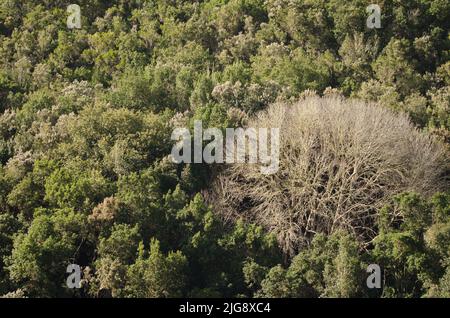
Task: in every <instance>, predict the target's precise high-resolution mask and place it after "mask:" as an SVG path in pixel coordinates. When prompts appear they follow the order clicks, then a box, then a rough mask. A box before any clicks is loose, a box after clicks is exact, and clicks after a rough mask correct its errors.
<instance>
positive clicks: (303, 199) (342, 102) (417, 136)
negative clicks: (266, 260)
mask: <svg viewBox="0 0 450 318" xmlns="http://www.w3.org/2000/svg"><path fill="white" fill-rule="evenodd" d="M249 127H267V128H272V127H279V128H280V169H279V170H278V172H277V173H275V174H273V175H262V174H261V173H260V171H259V166H258V165H250V164H233V165H229V166H227V167H226V168H225V169H224V170H223V171H222V172H221V173H219V175H218V177H217V178H216V181H215V183H214V186H213V189H212V190H211V191H210V192H209V193H208V194H207V199H208V200H209V202H210V203H211V204H212V205H213V206H214V207H215V210H216V211H217V213H219V214H220V215H221V216H222V217H223V218H224V219H226V220H229V221H234V220H236V219H237V218H244V219H245V220H248V221H251V222H256V223H258V224H260V225H262V226H264V227H265V228H266V229H267V230H269V231H271V232H273V233H275V234H276V235H277V237H278V240H279V242H280V244H281V246H282V247H283V249H284V251H285V252H286V253H287V254H292V253H294V252H295V251H296V250H298V248H299V247H301V246H303V245H304V244H308V243H309V241H310V239H311V238H312V236H313V235H314V234H315V233H318V232H321V233H327V234H329V233H332V232H334V231H336V230H337V229H347V230H348V231H351V232H353V233H355V234H356V236H357V237H358V238H359V239H360V241H361V243H367V242H369V241H370V240H371V239H372V238H373V237H374V236H375V235H376V225H375V219H376V216H377V209H379V208H380V207H381V206H382V205H384V204H385V203H386V202H387V200H388V199H389V198H391V197H392V196H393V195H395V194H398V193H400V192H403V191H415V192H418V193H421V194H423V195H428V194H431V193H433V192H435V191H438V190H442V189H446V188H448V179H447V177H446V176H447V173H446V172H448V171H449V170H448V167H449V165H448V164H449V161H448V154H447V153H446V150H445V148H444V147H443V146H442V145H441V144H439V143H438V142H436V141H435V140H433V139H432V137H430V136H428V135H426V134H425V133H423V132H421V131H419V130H417V129H416V128H415V127H414V126H413V125H412V124H411V123H410V121H409V119H408V117H407V116H406V115H404V114H396V113H393V112H392V111H390V110H388V109H384V108H382V107H380V106H378V105H374V104H367V103H364V102H362V101H359V100H346V99H344V98H342V97H341V96H339V95H331V96H328V97H324V98H320V97H317V96H307V97H305V98H303V99H302V100H300V101H299V102H297V103H293V104H283V103H278V104H274V105H272V106H270V107H269V108H268V109H267V110H266V111H264V112H262V113H260V114H259V115H258V116H257V117H256V118H254V119H253V120H250V121H249Z"/></svg>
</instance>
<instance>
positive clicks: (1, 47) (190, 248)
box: [0, 0, 450, 297]
mask: <svg viewBox="0 0 450 318" xmlns="http://www.w3.org/2000/svg"><path fill="white" fill-rule="evenodd" d="M77 3H78V4H79V5H80V7H81V14H82V28H81V29H77V30H70V29H68V28H67V26H66V19H67V12H66V5H67V4H69V3H68V2H67V1H53V0H45V1H35V0H24V1H19V0H2V1H0V164H1V165H0V295H2V294H8V295H9V296H13V297H14V296H18V297H21V296H36V297H64V296H76V297H86V296H89V297H101V296H105V295H107V296H108V295H111V296H113V297H185V296H190V297H223V296H227V297H251V296H265V297H318V296H321V297H354V296H370V297H372V296H386V297H387V296H395V297H410V296H414V297H419V296H430V297H449V290H450V288H449V282H450V278H449V277H450V269H449V266H450V259H449V257H450V250H449V247H448V240H449V239H450V220H449V215H450V212H449V196H448V194H442V193H441V194H435V195H434V196H433V197H431V198H425V197H421V196H418V195H417V194H411V193H409V194H405V195H403V196H400V197H398V198H393V202H392V204H390V205H388V206H386V207H384V209H381V210H380V211H378V214H377V216H378V217H379V222H378V225H377V227H376V228H373V229H371V230H372V231H373V232H374V235H375V236H376V239H375V240H374V241H373V242H372V244H371V245H370V246H359V245H358V244H357V243H356V242H357V238H356V237H355V236H354V235H353V234H352V233H336V234H334V235H332V236H330V237H325V236H323V235H322V234H321V233H317V234H316V235H315V238H314V240H313V242H312V244H311V246H309V247H308V248H305V249H304V250H301V251H297V252H296V253H298V255H297V256H295V257H294V258H292V259H290V258H288V257H286V256H284V257H283V255H282V252H281V251H280V248H279V246H278V245H277V242H276V239H275V237H274V236H273V235H272V234H270V233H268V232H266V231H265V230H263V229H262V228H261V227H259V226H257V225H255V224H253V223H252V222H251V220H242V219H240V220H238V221H236V222H234V223H228V222H225V220H223V219H221V218H219V217H218V216H217V215H216V213H215V212H216V210H215V206H214V202H209V203H210V204H211V206H209V205H208V203H206V202H205V198H207V196H206V197H205V196H203V195H202V194H204V193H205V190H208V189H209V188H210V186H211V184H212V182H213V181H214V177H215V175H216V172H217V170H216V167H211V166H207V165H176V164H174V163H172V162H171V161H170V160H169V157H168V156H169V155H170V151H171V148H172V144H173V142H172V141H171V139H170V136H171V133H172V131H173V129H174V128H175V127H184V126H186V127H189V128H192V124H193V121H194V120H195V119H202V120H203V122H204V124H205V125H209V126H211V127H212V126H214V127H219V128H222V129H223V128H226V127H235V126H245V125H246V124H247V122H248V119H249V117H250V116H253V115H255V114H256V113H257V112H258V111H260V110H263V109H265V108H266V107H267V106H268V105H270V104H272V103H275V102H278V101H282V102H288V103H289V102H290V101H292V100H294V99H297V98H299V97H302V96H304V95H307V94H311V90H314V91H316V93H318V94H324V93H325V90H326V89H327V87H331V88H335V89H337V91H340V92H342V93H343V94H344V95H345V96H357V97H360V98H363V99H366V100H372V101H377V102H379V103H380V105H381V106H380V107H390V108H392V109H395V110H396V111H399V112H406V113H407V114H408V115H409V116H410V118H411V120H412V121H413V122H414V123H415V124H416V125H417V126H418V127H419V128H420V129H423V130H425V131H428V132H429V133H431V134H433V135H434V136H437V137H438V138H440V139H441V140H443V141H444V142H446V143H447V144H448V143H449V142H450V115H449V113H450V112H449V105H450V91H449V85H450V75H449V74H450V62H449V57H450V54H449V52H450V37H449V33H448V20H449V12H450V10H449V3H448V1H445V0H412V1H403V2H401V1H393V0H383V1H380V3H379V4H380V6H381V8H382V29H379V30H371V29H368V28H367V27H366V24H365V23H366V17H367V13H366V12H365V8H366V5H367V2H366V1H362V0H351V1H345V3H344V2H342V1H338V0H332V1H323V0H268V1H263V0H229V1H228V0H227V1H224V0H208V1H165V0H155V1H147V0H146V1H142V0H141V1H139V0H133V1H123V0H120V1H119V0H113V1H103V0H80V1H78V2H77ZM327 92H330V90H327ZM377 133H380V134H382V133H383V132H377ZM410 159H411V158H405V161H408V160H410ZM336 160H338V159H336ZM447 170H448V169H447ZM447 177H448V176H443V178H447ZM418 178H420V176H418ZM206 192H207V191H206ZM371 208H372V207H371ZM314 209H320V208H319V207H314ZM319 212H320V211H319ZM392 215H396V216H397V217H396V218H395V219H392ZM376 262H378V263H379V264H380V265H381V266H382V269H383V270H384V273H383V275H384V276H383V277H384V281H385V285H384V286H383V290H382V291H381V292H379V293H377V292H373V291H372V292H368V291H367V289H366V287H365V277H366V273H365V271H364V267H365V266H366V265H367V264H368V263H376ZM72 263H76V264H79V265H80V266H82V268H83V273H84V276H83V288H82V289H81V290H78V291H73V290H69V289H68V288H67V287H66V286H65V279H66V275H67V273H66V272H65V270H66V267H67V265H68V264H72Z"/></svg>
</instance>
